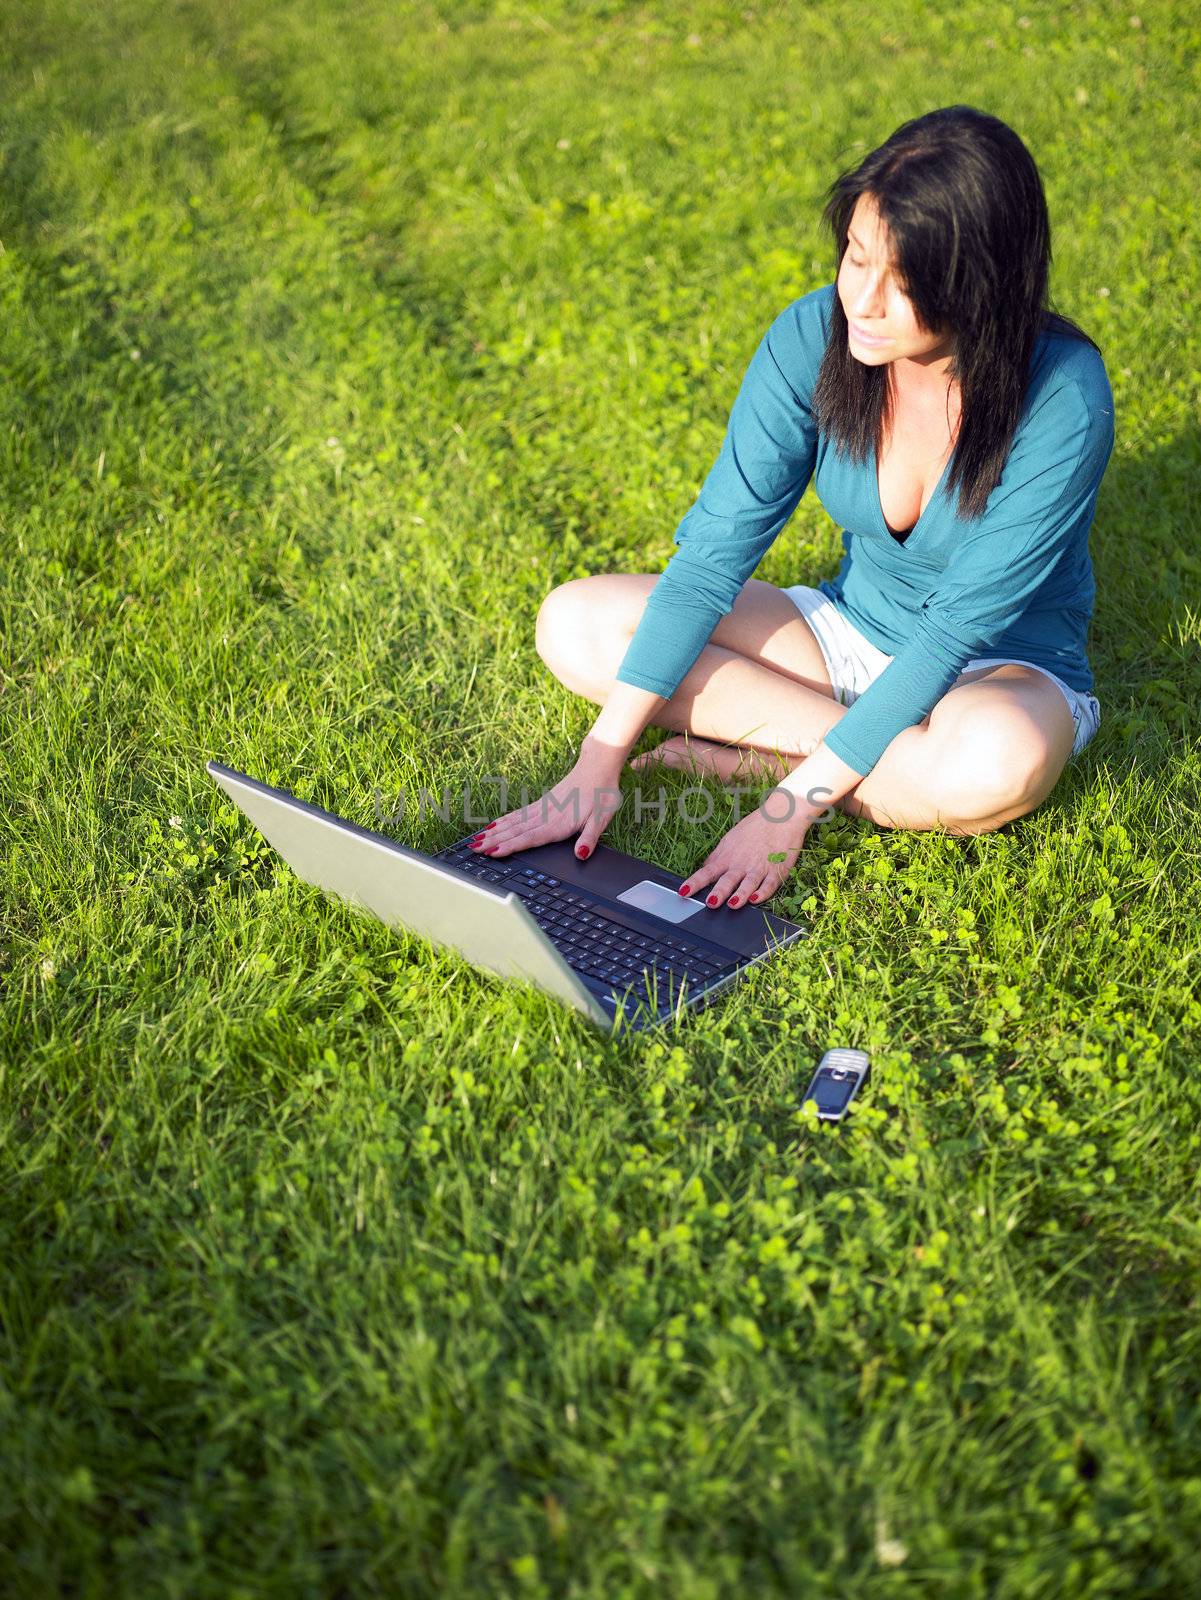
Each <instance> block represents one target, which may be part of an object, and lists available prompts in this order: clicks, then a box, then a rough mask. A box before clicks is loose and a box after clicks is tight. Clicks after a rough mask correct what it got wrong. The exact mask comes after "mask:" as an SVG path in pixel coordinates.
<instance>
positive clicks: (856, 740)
mask: <svg viewBox="0 0 1201 1600" xmlns="http://www.w3.org/2000/svg"><path fill="white" fill-rule="evenodd" d="M834 294H835V286H834V285H833V284H828V285H826V287H825V288H822V289H814V290H813V291H812V293H810V294H805V295H802V296H801V297H800V298H799V299H798V300H794V301H793V302H792V304H791V305H789V306H786V307H785V309H784V310H783V311H781V312H780V314H779V316H778V317H777V318H776V319H775V321H774V322H773V323H772V325H771V327H770V328H768V330H767V332H766V333H765V334H764V336H763V338H762V340H761V341H760V344H759V348H758V349H757V350H756V351H755V354H754V356H753V357H752V359H751V364H750V366H749V368H748V369H747V372H746V376H745V377H744V379H743V381H742V386H741V388H740V389H739V391H738V394H737V396H736V398H735V400H734V405H733V409H732V411H731V413H730V420H729V425H728V427H727V429H726V436H725V439H724V441H723V443H722V447H721V452H720V454H719V455H718V457H717V460H716V462H715V463H714V465H713V467H712V469H711V470H710V472H709V475H708V477H707V478H706V479H705V481H704V483H703V484H702V486H701V490H700V493H699V495H698V496H697V498H696V500H695V502H694V503H693V505H692V506H691V507H690V508H689V510H688V511H687V512H686V514H685V516H684V518H683V520H682V521H681V523H680V525H679V527H678V528H677V529H676V534H675V541H674V542H675V543H676V545H677V546H678V549H677V550H676V551H675V553H674V554H673V555H672V556H671V558H670V560H669V561H668V563H667V565H666V567H665V568H664V570H663V573H662V575H661V576H660V578H659V580H658V582H657V583H656V584H655V587H654V588H653V589H652V590H651V592H650V595H649V596H648V598H647V603H646V609H645V612H644V614H643V616H642V619H641V621H640V622H639V624H638V628H637V630H636V631H635V633H634V636H633V638H632V639H631V640H630V644H629V648H628V649H627V651H626V653H625V655H624V657H623V658H622V662H621V665H620V667H619V668H618V671H617V678H618V681H619V682H621V683H629V684H634V685H635V686H637V687H638V688H642V689H650V690H652V691H653V692H654V693H655V694H660V695H663V696H665V697H666V698H669V699H670V697H671V696H672V695H673V694H674V693H675V691H676V689H677V688H678V686H679V684H680V682H681V680H682V679H683V678H684V677H685V676H686V675H687V673H688V671H689V669H690V668H691V666H692V665H693V663H694V662H695V660H696V658H697V657H698V656H699V655H700V653H701V651H702V650H703V648H704V646H705V644H706V642H707V641H708V639H709V636H710V635H711V634H712V632H713V629H714V627H715V626H716V624H717V622H718V621H719V619H720V618H721V617H723V616H725V615H726V613H727V612H729V611H730V610H731V609H732V608H733V605H734V602H735V600H736V599H737V598H738V595H739V592H740V591H741V589H742V587H743V585H744V584H745V582H746V580H747V579H748V578H749V577H750V576H751V574H752V573H753V572H754V570H755V568H756V567H757V566H758V564H759V561H760V559H761V558H762V556H763V554H764V552H765V551H766V550H767V549H768V548H769V547H770V546H771V544H772V542H773V541H774V539H775V538H776V535H777V534H778V533H779V532H780V530H781V528H783V526H784V524H785V523H786V522H787V521H788V519H789V517H791V515H792V513H793V511H794V510H795V509H796V506H797V502H798V501H799V500H800V498H801V496H802V495H803V494H804V492H805V489H806V487H807V486H808V483H809V480H810V478H812V479H813V481H814V486H815V488H816V490H817V497H818V499H819V500H820V501H821V503H822V505H823V506H824V507H825V509H826V510H827V511H828V512H829V514H830V516H831V517H833V519H834V521H835V522H836V523H838V524H839V526H840V527H841V528H842V529H843V534H842V543H843V558H842V564H841V565H840V567H839V569H838V572H837V573H836V575H835V576H834V578H833V580H830V579H823V580H822V581H821V583H820V584H818V585H817V587H818V588H819V589H820V590H821V591H822V593H823V594H825V595H826V596H827V597H828V598H829V599H830V600H831V601H833V603H834V604H835V605H836V606H837V607H838V609H839V610H840V611H841V612H842V613H843V615H844V616H845V617H847V618H848V619H849V620H850V621H851V622H852V623H853V624H854V625H855V627H856V628H858V629H859V631H860V632H861V633H863V634H865V635H866V637H867V638H868V639H870V640H871V642H872V643H873V644H874V645H876V646H877V647H878V648H879V649H880V650H883V651H884V652H885V653H886V654H888V655H892V656H894V657H895V660H893V661H891V662H890V663H889V665H888V666H887V667H886V668H885V669H884V671H883V672H882V673H881V674H880V676H879V677H878V678H877V679H876V681H875V682H874V683H873V684H872V685H871V686H870V687H869V688H868V689H867V690H865V691H864V693H862V694H861V695H860V696H859V698H858V699H857V700H856V701H855V703H854V704H853V705H852V706H850V707H849V708H848V710H847V711H846V712H845V714H844V715H843V717H842V718H841V720H840V721H839V722H837V723H836V724H835V726H834V727H833V728H832V729H831V730H830V732H829V733H828V734H827V735H826V737H825V741H824V742H825V744H826V745H827V747H828V748H829V749H831V750H833V751H834V753H835V755H837V756H839V757H841V759H842V760H843V761H845V762H846V763H847V765H848V766H850V767H853V768H854V769H855V771H856V772H858V773H860V774H861V775H863V776H866V775H867V774H868V773H869V772H870V771H871V769H872V768H873V767H874V766H875V764H876V762H877V761H879V759H880V757H881V756H882V755H883V753H884V751H885V750H886V749H887V748H888V746H889V744H890V743H891V742H892V740H893V739H894V738H895V737H896V735H897V734H898V733H900V732H901V730H902V729H903V728H907V727H910V726H912V725H913V724H914V723H918V722H921V721H922V719H923V718H924V717H925V716H926V715H927V714H928V713H929V712H930V711H931V710H932V709H933V707H934V705H935V704H936V703H937V702H938V701H939V700H940V699H941V698H942V696H943V695H944V694H945V693H946V691H947V690H948V689H949V688H950V687H951V685H952V684H953V683H954V681H955V679H956V678H957V677H958V676H959V674H960V672H962V671H963V668H964V665H965V663H966V662H968V661H969V660H971V659H972V658H973V657H976V656H986V655H987V656H1008V657H1013V658H1016V659H1019V660H1022V661H1029V662H1032V663H1033V664H1034V665H1035V666H1041V667H1046V668H1047V669H1048V670H1049V671H1051V672H1054V673H1055V674H1057V676H1059V677H1060V678H1062V679H1063V680H1064V682H1065V683H1067V684H1069V685H1070V686H1071V687H1073V688H1075V689H1086V690H1087V689H1091V688H1092V686H1093V676H1092V672H1091V671H1090V669H1089V664H1088V658H1087V655H1086V636H1087V631H1088V623H1089V618H1090V617H1091V616H1092V609H1093V599H1094V594H1095V586H1094V582H1093V570H1092V562H1091V560H1090V557H1089V550H1088V535H1089V528H1090V526H1091V524H1092V520H1093V513H1094V510H1095V507H1096V501H1097V490H1098V488H1099V486H1100V483H1101V477H1102V474H1103V473H1104V471H1105V468H1106V465H1107V464H1108V462H1109V458H1110V455H1111V454H1112V451H1113V440H1114V426H1113V394H1112V391H1111V390H1110V387H1109V379H1108V376H1107V375H1106V372H1105V364H1104V362H1103V361H1102V359H1101V357H1100V356H1099V355H1098V353H1097V351H1096V350H1095V349H1094V348H1093V347H1092V345H1089V344H1086V343H1084V341H1083V340H1080V339H1075V338H1072V337H1071V336H1070V335H1065V334H1061V333H1058V332H1054V331H1047V332H1043V333H1041V334H1040V335H1039V338H1038V341H1037V343H1036V346H1035V350H1034V355H1033V358H1032V361H1031V366H1030V382H1029V386H1028V388H1027V392H1026V399H1025V402H1024V406H1023V410H1022V415H1021V418H1020V420H1019V423H1018V428H1017V432H1016V433H1015V435H1014V438H1013V442H1012V444H1011V446H1010V450H1009V455H1008V456H1007V457H1006V461H1005V466H1004V469H1003V471H1002V474H1001V478H1000V481H999V482H998V484H997V485H996V487H995V488H994V489H993V491H992V493H991V494H990V496H989V498H988V503H987V505H986V507H985V510H984V514H983V516H982V517H980V518H977V519H976V520H975V521H964V520H963V519H962V518H961V517H960V516H959V514H958V510H957V506H956V502H957V500H958V494H957V493H956V494H951V495H947V494H945V493H944V492H943V491H944V485H945V482H946V477H947V473H948V471H949V470H950V462H949V461H948V463H947V466H946V467H945V468H944V469H943V474H942V477H941V478H940V479H939V481H938V485H937V487H936V488H935V490H934V493H933V495H932V496H931V497H930V501H929V503H928V504H927V506H926V509H925V510H924V511H923V512H922V514H921V516H920V517H919V518H918V520H917V522H916V523H915V525H914V527H913V530H912V532H911V533H910V534H909V536H908V538H907V539H906V540H905V541H904V543H901V542H900V541H899V540H898V539H897V538H896V537H894V535H893V534H892V533H891V532H890V530H889V528H888V524H887V523H886V522H885V520H884V513H883V511H882V510H881V508H880V491H879V483H878V480H877V476H876V464H875V461H874V460H873V459H871V458H870V457H869V459H868V460H867V461H865V462H863V463H860V464H854V463H852V462H851V461H850V460H849V459H848V458H847V457H846V456H844V455H843V454H842V452H841V451H840V450H839V449H838V448H836V447H835V446H834V445H833V444H832V442H831V440H830V439H829V438H828V437H825V436H823V435H821V434H819V433H818V431H817V428H816V426H815V424H814V422H813V418H812V415H811V412H810V408H809V402H810V398H811V396H812V393H813V387H814V384H815V382H816V379H817V371H818V367H819V365H820V363H821V358H822V354H823V352H824V350H825V346H826V339H827V336H828V334H829V329H830V320H831V310H832V306H833V301H834Z"/></svg>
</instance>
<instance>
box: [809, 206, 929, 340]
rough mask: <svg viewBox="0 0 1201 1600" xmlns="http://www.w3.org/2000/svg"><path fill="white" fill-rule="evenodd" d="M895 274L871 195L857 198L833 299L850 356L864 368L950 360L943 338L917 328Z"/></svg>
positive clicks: (886, 235)
mask: <svg viewBox="0 0 1201 1600" xmlns="http://www.w3.org/2000/svg"><path fill="white" fill-rule="evenodd" d="M898 273H899V268H895V267H894V263H893V259H892V252H891V246H890V242H889V233H888V226H887V224H886V223H885V222H884V220H883V219H882V217H881V216H880V213H879V212H878V211H877V209H876V205H875V202H874V200H873V199H872V198H871V196H870V195H866V194H861V195H860V196H859V199H858V200H857V201H856V202H855V210H854V214H853V215H852V217H851V221H850V226H849V229H848V238H847V247H846V250H845V252H844V253H843V257H842V264H841V265H840V267H839V269H838V298H839V300H840V301H841V302H842V309H843V312H844V313H845V315H846V319H847V324H848V330H849V342H850V347H851V354H852V355H853V356H854V357H855V359H856V360H857V361H862V362H863V364H864V366H868V367H881V366H885V365H886V364H887V363H888V362H890V361H902V360H911V361H920V362H922V363H923V364H926V363H929V362H931V361H934V360H938V359H939V358H940V357H943V356H950V354H951V352H952V350H953V348H954V345H953V341H952V340H951V339H949V338H947V337H946V336H945V335H943V334H939V333H930V332H928V331H927V330H926V329H924V328H922V327H920V326H919V324H918V320H917V313H916V312H915V311H914V309H913V306H912V304H911V302H910V300H909V298H908V296H907V295H906V294H905V293H904V291H903V290H902V289H901V287H900V285H899V282H898V276H897V275H898Z"/></svg>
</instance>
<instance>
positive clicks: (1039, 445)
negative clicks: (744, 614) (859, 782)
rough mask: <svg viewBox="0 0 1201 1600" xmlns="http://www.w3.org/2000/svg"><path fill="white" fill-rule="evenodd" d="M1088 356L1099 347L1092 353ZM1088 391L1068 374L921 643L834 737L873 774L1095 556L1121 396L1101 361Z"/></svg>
mask: <svg viewBox="0 0 1201 1600" xmlns="http://www.w3.org/2000/svg"><path fill="white" fill-rule="evenodd" d="M1086 348H1087V347H1086ZM1090 355H1091V356H1092V358H1093V359H1092V361H1091V363H1090V364H1089V365H1088V367H1087V369H1086V372H1087V377H1086V381H1083V382H1082V381H1079V380H1078V379H1077V377H1075V376H1071V375H1068V374H1066V373H1061V374H1060V381H1059V382H1058V384H1057V385H1056V386H1054V387H1053V388H1052V389H1051V392H1050V393H1048V394H1046V395H1045V396H1044V397H1042V398H1041V399H1040V400H1039V401H1038V402H1037V403H1036V404H1035V406H1034V408H1033V410H1032V411H1031V413H1030V414H1029V415H1028V417H1027V418H1026V419H1025V420H1024V422H1023V423H1022V425H1021V426H1020V428H1019V431H1018V434H1017V435H1016V436H1015V439H1014V442H1013V445H1012V446H1011V449H1010V453H1009V457H1008V459H1007V461H1006V463H1005V467H1004V470H1003V472H1002V474H1001V479H1000V482H999V483H998V484H997V486H996V488H995V489H994V490H993V492H992V494H991V496H990V497H989V501H988V504H987V506H986V508H985V512H984V515H983V517H981V518H980V519H979V520H978V521H977V522H975V523H971V524H965V525H964V526H965V528H970V530H971V531H970V532H966V533H965V535H964V537H963V540H962V543H961V544H960V546H959V547H958V548H957V549H956V551H955V552H954V554H953V556H952V558H951V560H950V561H949V563H948V565H947V567H946V569H945V571H944V572H943V573H942V574H941V575H940V577H939V580H938V582H937V584H936V586H935V588H934V589H933V590H932V592H931V593H930V594H929V595H927V596H926V598H925V600H924V601H923V602H922V605H921V608H920V612H919V613H918V616H917V620H916V624H915V626H914V630H913V633H912V635H911V636H910V638H909V640H908V642H907V643H906V644H905V645H904V647H903V648H902V649H901V650H900V651H898V653H897V654H896V656H895V658H894V659H893V661H891V662H890V663H889V665H888V666H887V667H886V668H885V670H884V671H883V672H882V673H881V674H880V676H879V677H878V678H877V679H876V681H875V682H874V683H873V684H871V686H870V687H869V688H868V689H867V690H865V691H864V693H863V694H861V695H860V696H859V697H858V699H857V700H855V702H854V704H853V705H851V707H850V708H849V709H848V710H847V712H846V714H845V715H844V716H843V717H842V718H841V719H840V720H839V721H838V722H837V723H836V724H835V726H834V727H833V728H832V729H831V730H830V732H829V733H828V734H827V735H826V738H825V741H824V742H825V744H826V746H827V748H828V749H830V750H832V751H833V752H834V754H835V755H837V756H839V757H840V758H841V759H842V760H843V761H845V762H846V763H847V764H848V765H849V766H851V767H854V769H855V770H856V771H857V772H859V773H862V774H863V776H865V777H866V776H867V774H868V773H869V772H870V771H871V770H872V768H873V767H874V766H875V764H876V762H877V761H879V759H880V757H881V756H882V755H883V754H884V751H885V750H886V749H887V748H888V746H889V744H890V743H891V742H892V740H893V739H894V738H895V737H896V735H897V734H898V733H900V732H901V730H902V729H904V728H907V727H910V726H912V725H913V724H914V723H918V722H920V721H921V720H922V719H923V718H924V717H925V716H926V715H927V714H928V713H929V712H930V711H931V710H932V709H933V708H934V706H935V705H936V704H937V702H938V701H939V700H940V699H941V698H942V696H943V695H944V694H945V693H946V692H947V690H948V689H949V688H950V687H951V685H952V684H953V683H954V681H955V679H956V678H957V677H958V676H959V674H960V673H961V672H962V671H963V668H964V666H965V664H966V663H967V662H968V661H970V660H972V659H973V658H974V657H976V656H982V655H987V654H988V653H989V649H990V646H992V645H993V644H994V643H995V641H996V640H997V639H999V638H1000V637H1001V635H1002V634H1003V633H1004V631H1005V630H1006V629H1007V628H1009V627H1011V626H1012V625H1013V624H1014V623H1015V622H1016V621H1017V620H1018V619H1019V618H1020V617H1021V616H1022V615H1023V614H1024V613H1025V612H1026V611H1027V609H1029V608H1032V607H1034V606H1036V602H1037V596H1038V593H1039V590H1040V589H1041V588H1042V587H1043V585H1044V584H1045V583H1046V582H1047V580H1048V579H1049V578H1050V577H1051V575H1052V574H1053V573H1054V571H1055V568H1056V567H1057V565H1058V564H1059V562H1060V561H1061V560H1063V559H1064V558H1065V556H1066V555H1068V554H1069V552H1071V551H1073V550H1074V549H1075V548H1076V546H1077V542H1078V541H1082V542H1083V543H1084V544H1085V545H1086V546H1087V540H1088V533H1089V528H1090V525H1091V523H1092V518H1093V513H1094V510H1095V506H1096V499H1097V491H1098V488H1099V486H1100V483H1101V478H1102V476H1103V474H1104V472H1105V468H1106V466H1107V464H1108V462H1109V458H1110V455H1111V453H1112V451H1113V442H1114V421H1113V395H1112V392H1111V391H1110V388H1109V381H1108V378H1107V377H1106V376H1105V371H1104V367H1103V365H1102V364H1101V362H1100V360H1099V358H1096V356H1095V352H1091V351H1090Z"/></svg>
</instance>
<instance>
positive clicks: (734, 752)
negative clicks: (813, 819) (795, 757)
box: [629, 733, 792, 783]
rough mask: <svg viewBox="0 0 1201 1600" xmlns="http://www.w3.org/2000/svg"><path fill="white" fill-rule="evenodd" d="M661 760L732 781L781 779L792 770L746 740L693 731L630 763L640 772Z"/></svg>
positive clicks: (666, 742) (643, 754)
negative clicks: (723, 741) (721, 740)
mask: <svg viewBox="0 0 1201 1600" xmlns="http://www.w3.org/2000/svg"><path fill="white" fill-rule="evenodd" d="M656 761H661V762H662V763H663V765H664V766H665V767H678V768H679V769H680V770H681V771H682V772H692V773H696V774H698V775H701V776H704V777H707V778H719V779H720V780H721V781H722V783H732V782H733V781H734V780H735V779H736V778H745V779H746V780H748V781H749V782H762V783H778V782H779V780H780V779H781V778H786V777H787V776H788V774H789V773H790V772H791V771H792V764H787V765H782V764H781V762H780V760H778V759H777V757H775V756H774V755H772V754H770V752H767V751H763V750H755V749H752V748H751V747H750V746H749V745H743V744H719V743H718V742H717V740H715V739H698V738H697V737H696V736H695V735H694V734H691V733H688V734H684V733H677V734H673V735H672V737H671V738H670V739H665V740H664V741H663V743H662V744H660V745H656V746H655V748H654V749H653V750H644V751H643V752H642V754H641V755H639V756H635V757H634V759H633V760H632V761H631V762H630V763H629V766H630V770H631V771H632V772H641V771H643V770H644V769H645V768H648V767H650V766H653V765H654V763H655V762H656Z"/></svg>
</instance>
